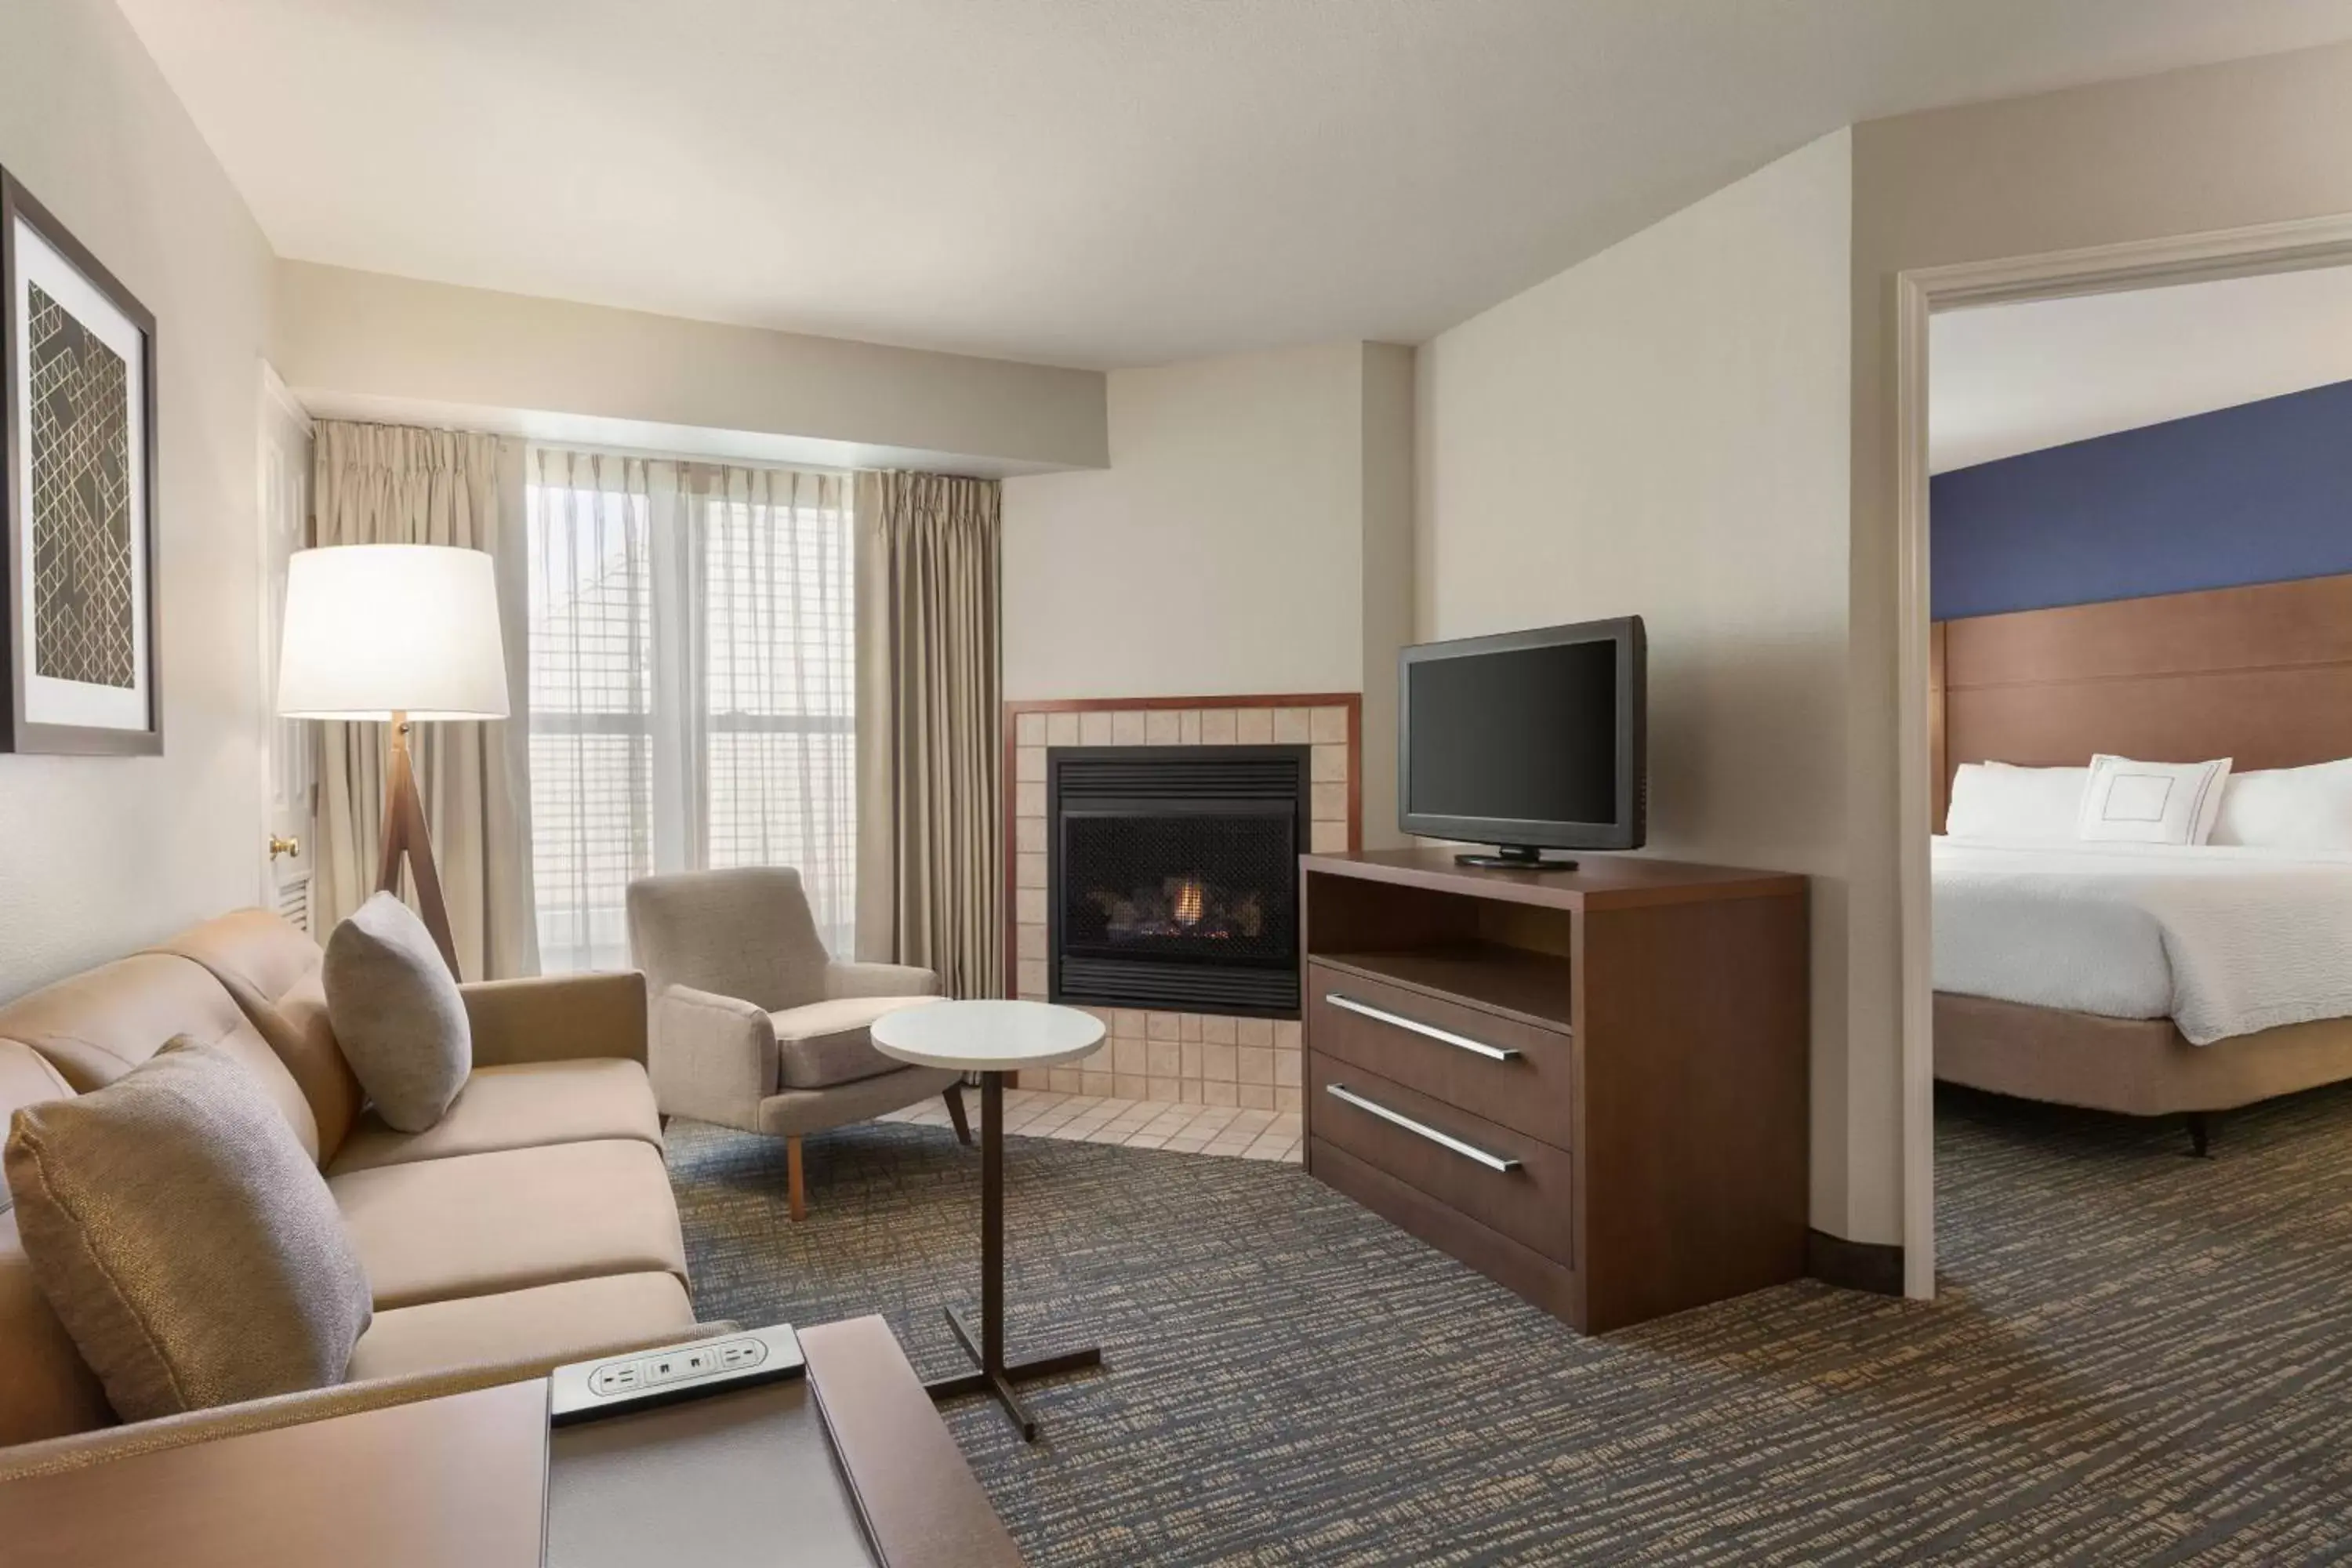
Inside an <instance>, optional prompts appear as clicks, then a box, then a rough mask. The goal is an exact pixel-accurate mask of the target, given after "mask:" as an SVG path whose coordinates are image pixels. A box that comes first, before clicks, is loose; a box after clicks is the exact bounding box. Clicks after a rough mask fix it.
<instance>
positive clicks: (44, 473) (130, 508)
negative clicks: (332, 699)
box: [0, 169, 163, 754]
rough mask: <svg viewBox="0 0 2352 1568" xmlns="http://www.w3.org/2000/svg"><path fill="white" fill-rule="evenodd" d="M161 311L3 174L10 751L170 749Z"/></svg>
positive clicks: (2, 694) (1, 398) (1, 745)
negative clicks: (162, 654)
mask: <svg viewBox="0 0 2352 1568" xmlns="http://www.w3.org/2000/svg"><path fill="white" fill-rule="evenodd" d="M155 404H156V395H155V318H154V317H153V316H152V315H151V314H150V313H149V312H148V310H147V309H146V308H145V307H144V306H142V305H141V304H140V303H139V301H138V300H136V299H134V298H133V297H132V296H131V291H130V290H129V289H125V288H123V286H122V285H121V283H120V282H118V281H117V280H116V279H115V278H114V276H113V275H112V274H111V273H110V272H108V271H107V270H106V268H104V267H102V266H101V265H100V263H99V261H98V258H96V257H94V256H92V255H91V254H90V253H89V251H88V250H86V249H85V248H83V247H82V246H81V244H80V243H79V241H77V240H76V239H75V238H74V237H73V236H72V235H70V234H68V233H67V232H66V229H65V227H64V226H63V225H61V224H59V223H58V221H57V219H56V218H54V217H52V216H50V215H49V213H48V212H47V209H46V208H44V207H42V206H41V205H40V204H39V203H37V202H36V201H35V200H34V199H33V198H32V197H31V196H30V195H27V194H26V191H25V189H24V187H23V186H22V185H19V184H17V183H16V180H15V179H14V178H13V177H12V176H11V175H10V174H8V172H7V171H6V170H5V169H0V412H5V425H6V431H5V443H6V469H7V475H6V479H7V485H6V493H5V498H4V499H0V519H5V522H6V533H7V537H6V541H5V552H0V567H5V571H0V584H4V585H5V595H0V626H5V628H6V642H5V649H0V660H5V666H6V673H7V682H6V686H5V691H0V700H5V704H6V709H7V713H6V719H7V722H6V723H5V725H0V750H7V751H14V752H98V753H107V752H112V753H122V754H141V753H153V752H161V751H162V750H163V690H162V681H161V679H160V668H159V664H160V658H159V652H158V646H159V640H160V639H159V637H158V629H159V627H158V617H157V613H156V604H157V599H158V596H159V588H158V584H157V582H156V567H157V561H156V495H155V449H156V437H155Z"/></svg>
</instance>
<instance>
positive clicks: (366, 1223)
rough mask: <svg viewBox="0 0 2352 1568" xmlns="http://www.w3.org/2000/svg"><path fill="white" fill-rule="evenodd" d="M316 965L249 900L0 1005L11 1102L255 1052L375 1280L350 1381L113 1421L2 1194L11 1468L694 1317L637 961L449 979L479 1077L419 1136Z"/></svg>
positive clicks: (389, 1395) (652, 1331)
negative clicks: (360, 1064) (364, 1078)
mask: <svg viewBox="0 0 2352 1568" xmlns="http://www.w3.org/2000/svg"><path fill="white" fill-rule="evenodd" d="M320 960H321V953H320V949H319V947H318V945H317V944H316V943H315V942H312V941H311V940H310V938H309V937H308V936H306V935H304V934H303V933H302V932H300V931H297V930H295V929H294V928H293V927H291V926H289V925H287V924H286V923H285V922H284V921H279V920H278V919H277V918H276V917H275V916H273V915H269V914H266V913H264V912H262V911H260V910H247V911H245V912H242V913H237V914H232V915H226V916H224V917H222V918H221V919H218V920H215V921H208V922H206V923H205V924H204V925H201V926H198V927H196V928H195V929H194V930H193V931H187V932H184V933H183V934H182V935H181V936H179V937H177V938H174V939H173V941H171V942H165V943H163V944H162V946H161V947H159V948H157V949H153V950H151V951H148V952H141V953H136V954H133V955H131V957H128V958H122V959H118V960H116V961H114V962H113V963H107V964H103V965H101V966H100V967H99V968H96V969H92V970H89V971H86V972H84V973H80V974H77V975H73V976H71V977H69V978H68V979H65V980H62V981H59V982H58V983H57V984H53V985H50V986H47V987H46V988H45V989H43V990H40V991H37V992H35V993H33V994H30V995H28V996H25V997H22V998H20V999H19V1000H17V1001H16V1002H14V1003H11V1004H9V1005H6V1006H5V1007H0V1122H5V1120H6V1118H7V1117H9V1116H10V1115H12V1114H13V1113H14V1112H15V1110H16V1108H17V1107H19V1106H22V1105H26V1104H30V1103H34V1102H36V1101H38V1100H47V1099H52V1098H55V1097H58V1096H61V1095H68V1094H74V1093H83V1092H88V1091H89V1090H91V1089H98V1088H100V1087H101V1086H103V1085H105V1084H108V1083H110V1082H112V1081H113V1080H114V1079H118V1078H120V1077H121V1076H122V1075H123V1074H124V1073H126V1072H128V1071H130V1070H131V1068H133V1067H135V1066H137V1065H138V1064H139V1063H141V1062H142V1061H144V1060H146V1059H147V1058H149V1057H150V1056H152V1055H153V1054H154V1053H155V1051H156V1050H157V1049H159V1048H160V1047H162V1046H163V1044H164V1042H165V1041H166V1040H168V1039H170V1038H171V1037H173V1036H175V1035H183V1034H184V1035H190V1036H193V1037H195V1038H197V1039H199V1040H203V1041H205V1042H206V1043H209V1044H212V1045H215V1046H216V1047H218V1048H219V1049H221V1050H223V1051H224V1052H226V1053H227V1054H229V1055H230V1056H232V1057H233V1058H236V1059H237V1060H238V1061H240V1062H242V1063H244V1064H245V1065H246V1066H247V1068H250V1069H251V1070H252V1071H253V1073H254V1075H255V1076H256V1078H257V1079H259V1080H260V1081H261V1083H262V1085H263V1087H264V1089H266V1090H268V1093H269V1094H270V1096H271V1098H272V1099H273V1100H276V1102H277V1103H278V1106H279V1107H280V1109H281V1110H283V1111H284V1112H285V1114H286V1116H287V1119H288V1121H289V1122H290V1123H291V1124H292V1125H293V1127H294V1130H295V1132H296V1134H297V1135H298V1136H299V1137H300V1138H301V1140H302V1142H303V1143H304V1146H305V1147H306V1148H307V1149H309V1150H310V1152H312V1153H313V1154H314V1156H315V1157H316V1158H317V1159H318V1161H319V1164H320V1169H321V1170H322V1171H323V1172H324V1173H325V1174H326V1177H327V1184H328V1187H329V1190H330V1191H331V1193H332V1194H334V1198H335V1201H336V1204H337V1205H338V1206H339V1207H340V1208H341V1211H342V1215H343V1217H344V1220H345V1221H346V1223H347V1224H348V1225H349V1226H350V1227H351V1236H352V1242H353V1244H354V1246H355V1247H356V1249H357V1251H358V1254H359V1257H360V1260H361V1262H362V1264H363V1265H364V1266H365V1268H366V1270H367V1275H368V1279H369V1281H370V1284H371V1286H372V1287H373V1294H374V1301H375V1317H374V1321H373V1324H372V1326H371V1327H370V1328H369V1329H368V1331H367V1332H366V1333H365V1334H364V1335H363V1336H362V1338H361V1340H360V1342H359V1344H358V1346H357V1348H356V1349H355V1350H354V1351H353V1352H352V1362H351V1368H350V1372H349V1374H348V1382H347V1383H346V1384H344V1385H343V1386H342V1387H340V1388H336V1389H329V1390H320V1391H316V1392H314V1393H311V1394H295V1395H289V1396H285V1397H283V1398H280V1399H274V1400H265V1401H259V1402H257V1404H256V1405H253V1406H236V1407H231V1409H230V1410H228V1411H226V1412H203V1413H197V1414H195V1415H190V1416H184V1417H173V1418H171V1419H170V1420H168V1421H164V1422H148V1423H143V1424H142V1426H140V1427H137V1428H123V1427H117V1426H115V1424H114V1423H115V1418H114V1415H113V1414H112V1412H111V1411H110V1410H109V1409H108V1407H107V1405H106V1402H105V1399H104V1397H103V1395H102V1394H100V1389H99V1385H98V1383H97V1380H96V1379H95V1378H94V1377H93V1376H92V1375H91V1373H89V1369H88V1368H87V1367H85V1366H84V1365H83V1364H82V1362H81V1359H80V1357H79V1355H78V1354H77V1353H76V1352H75V1350H74V1346H73V1343H72V1342H71V1341H70V1340H69V1339H68V1338H67V1336H66V1334H65V1331H64V1330H63V1328H62V1327H61V1326H60V1325H59V1323H58V1321H57V1319H56V1318H55V1316H54V1315H52V1314H51V1313H50V1311H49V1310H48V1307H47V1303H46V1301H45V1300H43V1299H42V1297H41V1294H40V1291H39V1289H38V1288H37V1286H36V1284H35V1282H34V1280H33V1277H32V1269H31V1267H30V1265H29V1264H28V1262H27V1261H26V1257H25V1253H24V1249H23V1247H22V1245H21V1243H20V1241H19V1239H18V1236H17V1230H16V1216H15V1215H14V1214H13V1213H12V1212H0V1474H8V1473H23V1472H24V1471H26V1470H27V1469H38V1468H44V1467H45V1466H47V1465H50V1464H56V1463H74V1462H87V1459H88V1458H89V1456H91V1455H94V1454H102V1453H108V1452H120V1451H123V1450H124V1449H126V1448H135V1447H140V1446H142V1445H145V1446H152V1445H153V1443H155V1442H157V1441H180V1440H185V1439H186V1436H188V1435H189V1434H192V1433H193V1434H199V1435H200V1434H203V1433H205V1432H208V1431H214V1430H223V1429H233V1428H236V1427H237V1426H253V1425H279V1424H282V1423H284V1422H288V1421H293V1420H300V1419H307V1418H310V1416H312V1415H320V1414H329V1413H332V1412H335V1411H338V1410H341V1409H347V1408H352V1407H355V1406H357V1405H368V1404H379V1403H387V1402H394V1401H396V1400H398V1399H401V1398H410V1397H416V1396H418V1394H431V1393H436V1392H441V1391H445V1390H447V1389H450V1388H454V1387H460V1386H474V1385H478V1384H483V1383H489V1382H498V1381H505V1380H510V1379H513V1378H516V1377H520V1376H525V1375H530V1374H532V1373H536V1372H537V1371H540V1370H541V1369H543V1368H544V1367H546V1366H549V1365H554V1364H558V1363H562V1362H565V1361H570V1360H574V1359H579V1358H581V1357H584V1356H588V1355H593V1354H596V1353H600V1352H604V1351H606V1350H610V1349H614V1348H618V1347H623V1346H628V1345H642V1344H652V1343H660V1342H668V1341H674V1340H678V1339H683V1338H687V1337H689V1336H690V1335H692V1334H693V1332H694V1331H695V1330H696V1327H697V1325H696V1321H695V1316H694V1309H693V1305H692V1301H691V1300H690V1298H689V1297H688V1289H687V1283H688V1282H687V1270H686V1249H685V1244H684V1239H683V1237H682V1236H681V1235H680V1232H679V1229H678V1218H677V1204H676V1201H675V1200H674V1199H673V1198H672V1196H671V1194H670V1187H669V1180H668V1174H667V1170H666V1169H665V1167H664V1164H663V1161H662V1134H661V1123H660V1118H659V1116H658V1113H657V1112H656V1108H655V1104H654V1097H653V1089H652V1086H651V1084H650V1083H649V1082H648V1081H647V1079H646V1067H645V1061H646V1035H645V1025H646V1001H645V985H644V982H643V981H642V979H640V978H639V977H638V976H637V975H635V974H597V975H580V976H569V977H562V978H553V979H545V980H522V981H506V982H494V983H488V984H473V985H467V986H466V987H464V991H465V997H466V1006H467V1013H468V1014H469V1016H470V1017H471V1021H472V1026H473V1049H474V1073H473V1076H472V1078H471V1079H469V1080H468V1081H467V1085H466V1087H465V1089H463V1090H461V1091H460V1092H459V1094H458V1097H457V1100H456V1102H455V1103H454V1104H452V1105H451V1107H450V1108H449V1110H448V1112H447V1114H446V1115H445V1116H444V1117H443V1118H442V1120H441V1121H439V1122H438V1123H436V1125H435V1126H433V1127H432V1128H430V1129H428V1130H427V1131H424V1132H419V1133H414V1134H410V1133H403V1132H398V1131H394V1130H393V1129H392V1128H390V1127H388V1126H386V1125H385V1124H384V1123H383V1121H382V1120H381V1119H379V1118H378V1117H377V1116H376V1115H375V1114H374V1113H373V1111H372V1110H369V1109H368V1108H367V1107H366V1106H365V1104H364V1103H363V1097H362V1093H361V1090H360V1088H359V1085H358V1083H357V1081H356V1080H355V1079H353V1078H352V1074H351V1070H350V1068H348V1067H347V1066H346V1065H345V1064H344V1062H343V1059H342V1057H341V1053H340V1052H339V1051H338V1049H337V1048H336V1046H335V1041H334V1033H333V1030H332V1029H331V1026H329V1024H328V1021H327V1012H326V1001H325V994H324V992H323V990H322V989H321V987H320ZM0 1202H5V1189H0ZM203 1305H204V1304H203V1303H201V1302H192V1303H190V1304H189V1306H190V1310H199V1311H200V1310H203ZM110 1428H111V1430H109V1429H110ZM148 1428H161V1429H164V1430H163V1432H162V1433H161V1434H160V1435H157V1434H149V1433H148V1432H147V1429H148ZM25 1444H31V1445H34V1447H30V1448H21V1447H19V1448H12V1447H11V1446H12V1445H25Z"/></svg>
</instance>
